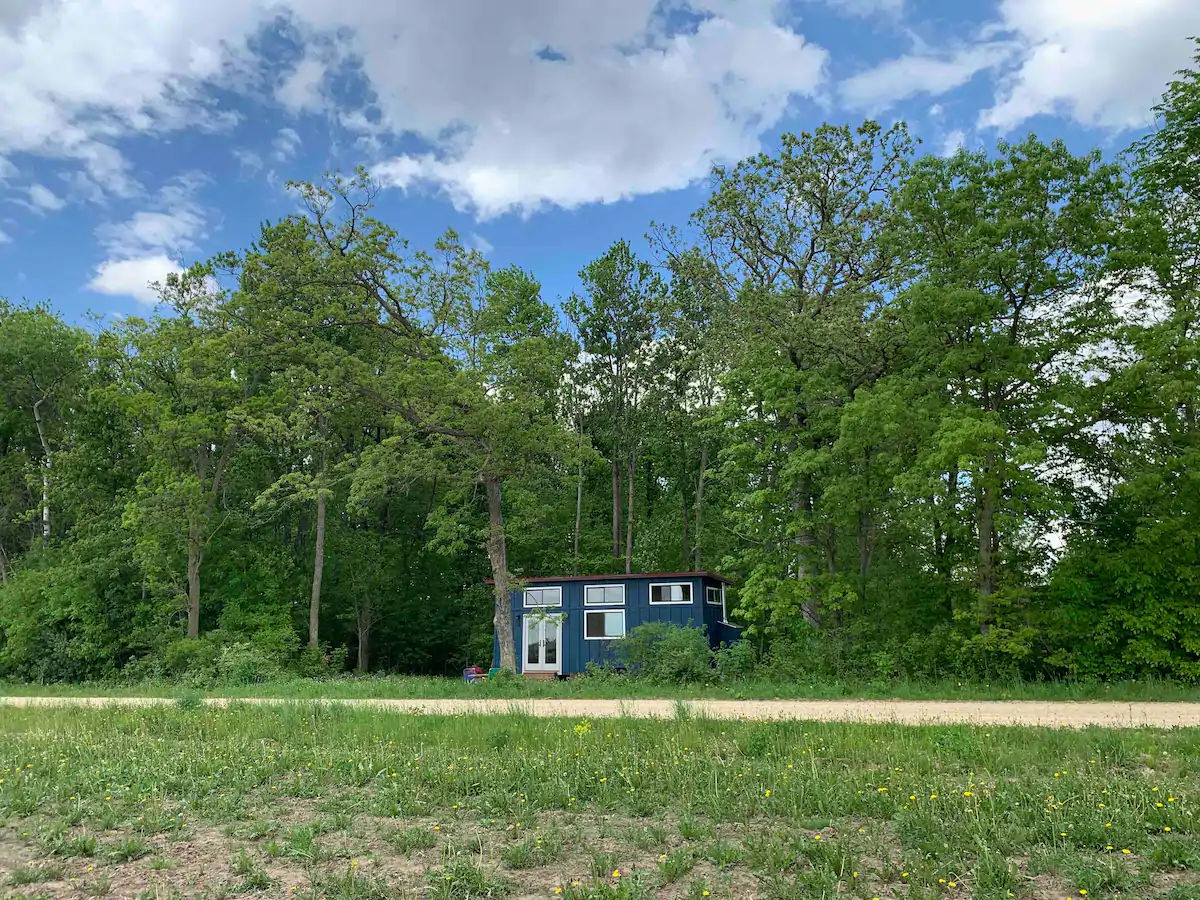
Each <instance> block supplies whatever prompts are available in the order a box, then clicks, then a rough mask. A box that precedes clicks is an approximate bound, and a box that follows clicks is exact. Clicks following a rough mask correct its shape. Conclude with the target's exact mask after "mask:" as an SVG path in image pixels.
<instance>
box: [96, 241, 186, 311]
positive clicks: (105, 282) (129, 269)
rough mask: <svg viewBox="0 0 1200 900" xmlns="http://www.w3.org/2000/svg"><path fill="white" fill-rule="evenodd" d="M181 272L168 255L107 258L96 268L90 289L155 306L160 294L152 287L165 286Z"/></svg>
mask: <svg viewBox="0 0 1200 900" xmlns="http://www.w3.org/2000/svg"><path fill="white" fill-rule="evenodd" d="M182 271H183V267H182V266H181V265H179V263H177V262H176V261H175V260H173V259H171V257H169V256H167V255H166V254H165V253H156V254H153V255H150V256H140V257H138V258H137V259H106V260H105V261H104V262H102V263H100V265H98V266H97V267H96V274H95V275H94V276H93V277H92V280H91V281H89V282H88V288H89V289H90V290H93V291H96V292H97V293H100V294H113V295H116V296H121V297H132V298H133V299H134V300H137V301H138V302H139V303H145V304H146V305H148V306H152V305H154V304H155V303H157V302H158V292H157V291H156V290H155V289H154V287H153V285H154V284H155V283H158V284H162V283H164V282H165V281H166V278H167V275H169V274H171V273H173V272H175V273H178V272H182Z"/></svg>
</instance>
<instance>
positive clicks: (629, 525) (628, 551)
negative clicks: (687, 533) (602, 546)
mask: <svg viewBox="0 0 1200 900" xmlns="http://www.w3.org/2000/svg"><path fill="white" fill-rule="evenodd" d="M636 474H637V450H636V449H631V450H630V451H629V496H628V497H627V498H626V504H627V506H626V510H625V574H626V575H629V574H630V573H631V572H632V571H633V487H634V478H635V477H636Z"/></svg>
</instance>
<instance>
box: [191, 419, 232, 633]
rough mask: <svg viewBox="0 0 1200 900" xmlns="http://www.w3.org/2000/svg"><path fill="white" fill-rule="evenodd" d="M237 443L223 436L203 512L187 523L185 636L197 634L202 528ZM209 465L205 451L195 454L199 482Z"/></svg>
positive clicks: (211, 508) (202, 550) (198, 629)
mask: <svg viewBox="0 0 1200 900" xmlns="http://www.w3.org/2000/svg"><path fill="white" fill-rule="evenodd" d="M235 443H237V432H236V431H230V432H229V434H228V435H227V436H226V438H225V446H223V447H222V448H221V456H220V457H219V458H218V459H217V467H216V469H214V470H213V480H212V488H211V489H210V490H209V494H208V503H206V504H205V506H204V513H203V515H199V516H197V518H196V519H194V520H193V521H192V523H191V525H189V526H188V561H187V581H188V623H187V636H188V637H190V638H195V637H200V564H201V563H202V562H203V561H204V527H205V525H207V524H208V521H209V520H210V519H211V518H212V514H213V511H214V510H215V509H216V507H217V498H218V497H220V496H221V484H222V483H223V481H224V479H225V469H226V468H227V467H228V466H229V458H230V457H231V456H232V455H233V447H234V444H235ZM207 468H208V451H207V450H204V452H202V453H198V454H197V456H196V475H197V477H198V478H199V479H200V483H201V484H203V483H204V474H205V470H206V469H207Z"/></svg>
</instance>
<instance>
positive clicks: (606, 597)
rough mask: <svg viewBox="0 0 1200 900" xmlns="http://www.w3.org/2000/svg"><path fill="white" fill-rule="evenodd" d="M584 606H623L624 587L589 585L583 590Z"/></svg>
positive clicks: (621, 585)
mask: <svg viewBox="0 0 1200 900" xmlns="http://www.w3.org/2000/svg"><path fill="white" fill-rule="evenodd" d="M583 605H584V606H624V605H625V585H623V584H589V585H588V586H587V587H585V588H584V589H583Z"/></svg>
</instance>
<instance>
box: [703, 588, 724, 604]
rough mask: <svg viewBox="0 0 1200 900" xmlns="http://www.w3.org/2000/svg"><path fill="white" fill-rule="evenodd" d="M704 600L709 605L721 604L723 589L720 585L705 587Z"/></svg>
mask: <svg viewBox="0 0 1200 900" xmlns="http://www.w3.org/2000/svg"><path fill="white" fill-rule="evenodd" d="M704 600H705V602H706V603H708V605H709V606H720V605H721V589H720V588H719V587H706V588H705V589H704Z"/></svg>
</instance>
